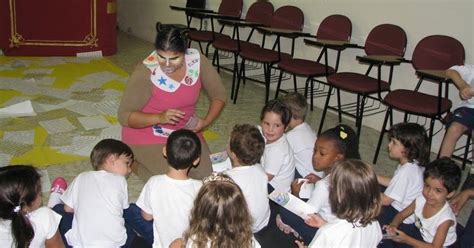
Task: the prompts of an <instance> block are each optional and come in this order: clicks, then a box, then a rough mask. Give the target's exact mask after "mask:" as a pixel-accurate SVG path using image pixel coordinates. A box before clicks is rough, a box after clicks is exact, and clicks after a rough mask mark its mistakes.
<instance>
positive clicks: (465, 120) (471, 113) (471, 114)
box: [446, 107, 474, 131]
mask: <svg viewBox="0 0 474 248" xmlns="http://www.w3.org/2000/svg"><path fill="white" fill-rule="evenodd" d="M453 122H458V123H460V124H462V125H463V126H465V127H467V128H468V129H469V131H471V130H472V129H473V128H474V109H472V108H467V107H461V108H457V109H456V110H454V112H453V113H451V114H450V116H449V117H448V118H447V121H446V128H449V126H451V123H453Z"/></svg>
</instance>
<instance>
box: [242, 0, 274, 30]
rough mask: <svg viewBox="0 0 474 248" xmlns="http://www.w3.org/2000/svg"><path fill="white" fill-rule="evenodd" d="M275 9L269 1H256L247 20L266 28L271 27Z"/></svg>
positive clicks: (248, 13)
mask: <svg viewBox="0 0 474 248" xmlns="http://www.w3.org/2000/svg"><path fill="white" fill-rule="evenodd" d="M274 11H275V9H274V8H273V4H272V3H270V2H267V1H256V2H254V3H253V4H252V5H250V7H249V10H248V11H247V15H246V16H245V20H246V21H248V22H256V23H261V24H262V25H264V26H267V27H268V26H270V24H271V22H272V16H273V12H274Z"/></svg>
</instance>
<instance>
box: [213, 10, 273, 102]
mask: <svg viewBox="0 0 474 248" xmlns="http://www.w3.org/2000/svg"><path fill="white" fill-rule="evenodd" d="M273 12H274V8H273V4H272V3H270V2H266V1H257V2H254V3H253V4H252V5H251V6H250V7H249V9H248V11H247V15H246V16H245V21H244V22H241V21H237V22H236V21H232V20H222V23H224V24H229V25H233V26H234V31H233V35H232V37H229V36H220V37H217V38H216V39H215V40H214V42H213V43H212V46H213V47H214V48H215V53H214V59H213V60H215V61H216V66H217V70H218V71H219V72H220V67H221V66H220V62H219V54H218V52H219V50H220V51H224V52H230V53H232V54H233V56H234V66H233V70H232V90H231V94H230V97H231V99H233V96H234V88H235V80H236V75H237V71H238V62H237V59H238V54H239V53H240V50H241V49H240V47H247V48H250V47H254V48H258V47H259V45H257V44H254V43H250V42H249V41H250V39H251V37H252V34H253V33H254V31H255V27H256V26H264V27H268V26H270V23H271V20H272V16H273ZM239 27H249V28H251V30H250V33H249V35H248V37H247V39H246V41H241V40H240V32H239Z"/></svg>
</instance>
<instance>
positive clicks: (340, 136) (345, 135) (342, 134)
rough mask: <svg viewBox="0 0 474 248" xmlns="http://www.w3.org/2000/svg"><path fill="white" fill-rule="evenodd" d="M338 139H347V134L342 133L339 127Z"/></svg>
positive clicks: (342, 130)
mask: <svg viewBox="0 0 474 248" xmlns="http://www.w3.org/2000/svg"><path fill="white" fill-rule="evenodd" d="M339 138H341V139H346V138H347V133H346V132H345V131H344V128H343V127H341V130H339Z"/></svg>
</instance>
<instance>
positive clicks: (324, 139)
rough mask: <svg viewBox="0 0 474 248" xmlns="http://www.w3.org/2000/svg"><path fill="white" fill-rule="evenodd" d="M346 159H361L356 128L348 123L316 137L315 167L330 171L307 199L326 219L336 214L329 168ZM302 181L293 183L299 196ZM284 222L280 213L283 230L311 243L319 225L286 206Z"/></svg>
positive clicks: (283, 212)
mask: <svg viewBox="0 0 474 248" xmlns="http://www.w3.org/2000/svg"><path fill="white" fill-rule="evenodd" d="M344 159H360V154H359V144H358V137H357V135H356V133H355V132H354V130H353V129H352V128H350V127H349V126H347V125H338V126H336V127H334V128H331V129H328V130H326V131H324V132H323V133H322V134H321V135H320V136H319V138H318V139H317V140H316V144H315V146H314V152H313V167H314V169H315V170H316V171H322V172H324V173H325V175H327V176H326V177H324V178H323V179H321V180H320V181H318V182H317V183H316V184H315V187H314V191H313V193H312V194H311V197H310V198H309V200H308V201H307V202H308V203H309V204H310V205H312V206H313V207H314V212H315V213H318V214H319V215H320V216H321V217H322V218H323V219H324V220H326V221H330V220H332V219H335V218H336V216H335V215H334V214H333V212H332V210H331V206H330V205H329V180H330V178H329V177H328V175H329V172H330V171H331V169H332V167H333V165H334V164H335V163H336V162H338V161H342V160H344ZM300 187H301V183H298V182H297V181H296V180H295V181H294V182H293V184H292V191H293V193H294V194H295V195H297V196H298V193H299V190H300ZM280 216H281V222H280V221H279V219H278V217H277V223H278V226H279V227H280V229H282V231H284V232H286V233H289V232H293V233H294V234H295V236H297V237H298V236H301V238H303V240H304V242H305V243H306V244H308V243H309V242H311V240H312V239H313V237H314V235H315V234H316V232H317V230H318V229H317V228H314V227H311V226H308V225H306V224H305V223H304V220H303V219H301V218H300V217H299V216H297V215H295V214H293V213H291V212H290V211H288V210H286V209H281V210H280Z"/></svg>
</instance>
